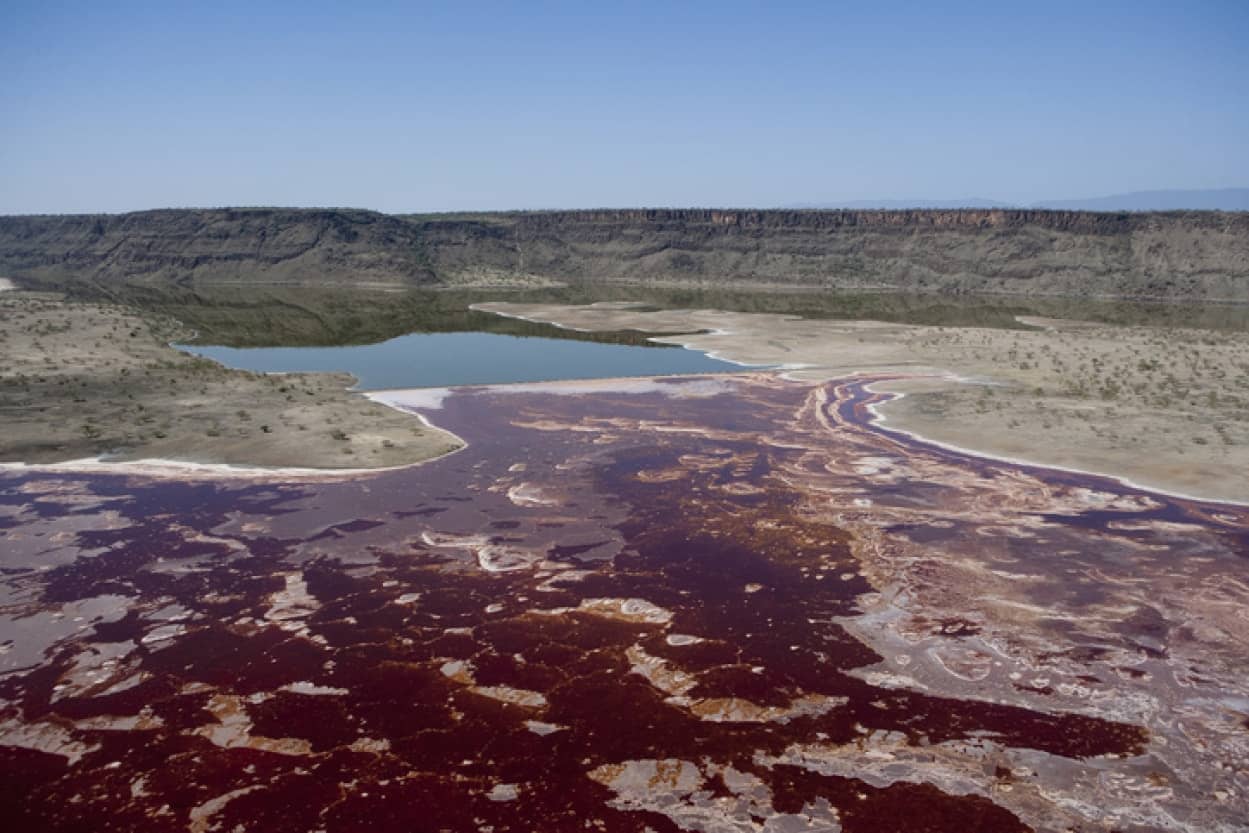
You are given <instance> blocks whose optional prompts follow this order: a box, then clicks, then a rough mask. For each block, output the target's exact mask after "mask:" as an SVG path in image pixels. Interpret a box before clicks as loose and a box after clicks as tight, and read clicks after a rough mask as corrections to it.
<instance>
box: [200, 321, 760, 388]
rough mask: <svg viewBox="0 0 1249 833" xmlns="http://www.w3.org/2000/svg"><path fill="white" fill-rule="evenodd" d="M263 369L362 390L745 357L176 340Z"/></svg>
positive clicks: (549, 343) (419, 336)
mask: <svg viewBox="0 0 1249 833" xmlns="http://www.w3.org/2000/svg"><path fill="white" fill-rule="evenodd" d="M177 346H178V348H179V349H181V350H184V351H186V352H188V353H192V354H194V355H197V356H204V357H205V358H209V359H212V360H213V361H217V362H220V363H221V364H224V365H225V366H227V367H233V368H237V369H240V370H252V371H256V372H261V373H278V372H293V371H346V372H348V373H351V374H353V375H354V376H355V377H356V379H358V380H359V382H358V384H357V389H359V390H381V389H384V388H432V387H449V386H452V385H477V384H499V383H506V382H548V381H553V380H557V379H607V378H613V377H616V376H663V375H672V374H683V373H724V372H730V371H734V370H741V369H742V368H741V366H740V365H736V364H732V363H731V362H724V361H720V360H718V359H713V358H710V357H709V356H707V355H706V354H705V353H700V352H698V351H695V350H685V349H683V348H680V347H635V346H630V345H624V344H601V343H598V342H593V341H579V340H573V339H561V338H540V337H533V336H511V335H499V334H497V333H474V332H465V333H412V334H410V335H405V336H399V337H398V338H392V339H390V340H389V341H383V342H381V343H379V344H365V345H357V346H351V347H246V348H239V347H217V346H212V345H187V344H180V345H177Z"/></svg>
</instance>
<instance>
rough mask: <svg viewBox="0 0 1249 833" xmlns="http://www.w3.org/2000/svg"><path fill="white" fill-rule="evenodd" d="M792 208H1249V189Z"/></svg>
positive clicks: (864, 202)
mask: <svg viewBox="0 0 1249 833" xmlns="http://www.w3.org/2000/svg"><path fill="white" fill-rule="evenodd" d="M789 207H790V208H855V209H871V208H881V209H901V208H1055V209H1063V210H1067V211H1249V188H1217V189H1212V190H1204V191H1199V190H1191V191H1133V192H1132V193H1130V194H1113V195H1111V196H1109V197H1091V198H1088V199H1081V200H1046V201H1044V202H1036V203H1031V204H1028V205H1019V204H1015V203H1009V202H1001V201H999V200H987V199H984V198H982V197H968V198H966V199H961V200H922V199H914V200H846V201H845V202H829V203H804V204H800V205H793V206H789Z"/></svg>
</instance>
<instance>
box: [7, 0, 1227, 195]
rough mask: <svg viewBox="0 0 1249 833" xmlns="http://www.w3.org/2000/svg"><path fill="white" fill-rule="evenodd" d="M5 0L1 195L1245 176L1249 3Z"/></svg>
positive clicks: (953, 184) (853, 186)
mask: <svg viewBox="0 0 1249 833" xmlns="http://www.w3.org/2000/svg"><path fill="white" fill-rule="evenodd" d="M355 5H360V6H362V7H365V8H364V10H357V9H355V8H353V7H352V6H353V4H346V3H318V2H309V0H301V2H276V1H275V2H259V1H258V0H252V2H248V3H236V2H228V0H224V1H223V2H215V3H197V4H192V3H182V2H168V0H167V1H166V2H159V3H131V2H119V3H111V4H105V3H98V2H93V3H57V2H21V1H19V0H0V75H2V77H3V78H4V79H5V80H4V82H3V84H0V213H24V212H72V211H124V210H133V209H141V208H151V207H158V206H212V205H349V206H360V207H368V208H376V209H380V210H384V211H428V210H460V209H501V208H554V207H587V206H631V205H646V206H688V205H698V206H708V205H733V206H775V205H786V204H793V203H804V202H829V201H836V200H854V199H888V198H963V197H972V196H976V197H988V198H995V199H1002V200H1007V201H1016V202H1032V201H1038V200H1044V199H1058V198H1068V197H1085V196H1097V195H1102V194H1109V193H1117V192H1124V191H1133V190H1143V189H1153V188H1217V187H1230V186H1245V185H1249V48H1246V47H1245V44H1246V42H1249V3H1247V2H1243V0H1238V1H1237V2H1213V0H1207V1H1206V2H1203V1H1202V0H1191V1H1190V2H1186V3H1174V2H1171V3H1154V2H1149V0H1136V2H1112V0H1104V1H1103V2H1087V1H1086V2H1080V3H1066V2H1049V3H1040V4H1038V3H1030V4H1023V3H1011V2H1006V3H1003V2H1000V0H999V2H995V3H989V2H986V3H959V2H923V3H905V2H898V3H884V2H881V3H863V2H855V3H836V2H823V3H783V2H777V3H763V2H759V3H738V2H731V1H723V0H722V1H721V2H715V3H702V2H690V3H674V2H662V3H661V2H654V3H652V2H635V3H631V4H629V3H613V4H596V3H584V2H583V3H541V2H530V3H519V2H518V3H500V4H494V3H486V2H480V3H473V4H467V3H464V4H460V3H446V4H423V3H361V4H355Z"/></svg>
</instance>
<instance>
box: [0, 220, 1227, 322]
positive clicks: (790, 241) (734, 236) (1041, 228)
mask: <svg viewBox="0 0 1249 833" xmlns="http://www.w3.org/2000/svg"><path fill="white" fill-rule="evenodd" d="M0 274H3V275H6V276H8V277H12V278H16V279H18V280H19V281H24V282H27V283H31V282H34V283H43V284H45V285H47V284H56V283H62V282H69V281H74V282H81V281H88V282H92V283H93V284H95V285H97V286H99V285H107V284H108V282H110V281H126V282H128V283H143V284H159V283H165V282H170V283H178V284H183V285H194V284H199V283H205V284H206V283H212V284H220V283H230V282H255V283H262V282H268V283H308V284H326V283H333V284H350V285H362V284H391V285H394V284H398V285H408V286H411V285H422V284H435V283H442V284H457V283H464V282H467V281H471V280H476V279H479V278H480V277H481V276H482V275H494V276H500V275H501V276H509V275H514V276H533V275H536V276H541V277H545V278H554V279H559V280H566V281H587V282H613V281H614V282H680V283H699V284H709V285H720V284H771V285H782V286H810V287H838V288H867V287H870V288H892V289H899V290H907V291H916V290H918V291H946V292H950V291H955V292H1006V293H1017V294H1056V295H1067V296H1073V297H1092V296H1097V297H1133V298H1172V299H1189V300H1191V299H1209V300H1238V301H1249V214H1244V213H1218V212H1171V213H1153V214H1143V213H1141V214H1127V213H1116V214H1110V213H1094V212H1080V211H1039V210H1007V209H969V210H913V211H876V210H867V211H755V210H740V211H739V210H712V209H708V210H702V209H688V210H647V209H635V210H601V211H562V212H561V211H552V212H521V213H498V214H475V215H424V216H388V215H384V214H377V213H374V212H367V211H352V210H332V209H325V210H319V209H318V210H295V209H247V210H230V209H215V210H185V211H181V210H169V211H150V212H141V213H136V214H126V215H115V216H68V217H3V218H0Z"/></svg>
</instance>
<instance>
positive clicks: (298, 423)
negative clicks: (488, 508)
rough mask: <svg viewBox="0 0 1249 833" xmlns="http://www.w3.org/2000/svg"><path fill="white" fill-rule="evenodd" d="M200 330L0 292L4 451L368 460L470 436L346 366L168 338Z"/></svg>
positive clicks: (266, 462)
mask: <svg viewBox="0 0 1249 833" xmlns="http://www.w3.org/2000/svg"><path fill="white" fill-rule="evenodd" d="M188 335H190V333H188V332H187V331H186V330H185V329H184V328H182V327H181V326H180V325H179V324H178V323H177V322H175V321H173V320H171V319H167V318H163V317H161V316H153V315H140V314H139V313H137V312H135V311H133V310H129V309H126V308H122V307H116V306H109V305H101V304H92V303H83V302H65V301H62V300H60V299H58V298H55V297H50V296H39V295H34V294H29V293H18V292H4V293H2V294H0V355H3V357H4V364H3V366H2V367H0V424H2V425H3V429H4V430H3V434H2V435H0V462H22V463H52V462H64V461H68V460H77V459H82V458H91V457H98V456H105V457H107V458H109V459H113V460H118V461H124V460H139V459H146V458H161V459H167V460H181V461H189V462H198V463H221V464H230V465H235V466H246V467H265V468H271V467H278V468H290V467H295V468H316V469H359V468H378V467H389V466H398V465H406V464H410V463H413V462H418V461H421V460H425V459H428V458H430V457H435V456H437V455H439V454H442V453H445V452H446V451H449V450H452V449H455V448H458V447H459V446H460V442H459V440H458V439H457V438H455V437H453V436H451V435H449V434H447V433H446V432H444V431H441V430H439V429H436V428H431V427H428V426H426V425H424V424H422V423H421V422H420V421H418V420H414V419H412V418H411V417H410V416H406V415H404V414H399V413H396V412H395V411H393V410H392V409H390V408H386V407H384V406H382V405H377V404H374V403H372V402H369V401H368V400H367V399H365V398H364V397H362V396H359V395H357V394H353V393H350V392H348V391H347V388H348V387H349V386H350V385H351V384H352V379H351V378H350V377H348V376H344V375H341V374H325V373H291V374H284V375H280V376H279V375H260V374H254V373H247V372H243V371H236V370H230V369H227V368H224V367H222V366H221V365H218V364H216V363H215V362H210V361H207V360H203V359H197V358H195V357H192V356H188V355H186V354H185V353H182V352H181V351H179V350H176V349H174V348H172V347H170V346H169V341H170V340H171V339H174V338H176V337H178V338H185V337H187V336H188Z"/></svg>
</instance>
